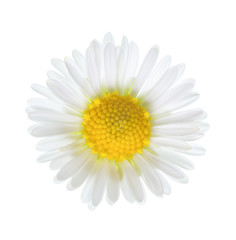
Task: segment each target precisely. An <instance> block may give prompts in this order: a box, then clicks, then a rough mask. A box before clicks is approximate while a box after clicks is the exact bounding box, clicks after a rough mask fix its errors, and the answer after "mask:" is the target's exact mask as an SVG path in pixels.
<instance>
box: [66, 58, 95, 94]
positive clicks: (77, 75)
mask: <svg viewBox="0 0 236 240" xmlns="http://www.w3.org/2000/svg"><path fill="white" fill-rule="evenodd" d="M65 64H66V67H67V69H68V71H69V73H70V75H71V77H72V78H73V79H74V81H75V82H76V83H77V85H78V87H79V88H80V89H81V91H82V92H83V93H84V94H85V95H87V96H88V97H90V98H92V97H94V96H95V93H94V91H93V89H92V87H91V85H90V83H89V82H88V81H87V80H86V79H85V78H84V77H83V76H82V74H81V71H80V70H79V69H78V68H77V67H76V66H75V64H73V62H72V60H71V59H70V58H68V57H67V58H65Z"/></svg>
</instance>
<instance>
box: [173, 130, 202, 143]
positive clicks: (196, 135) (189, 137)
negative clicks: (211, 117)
mask: <svg viewBox="0 0 236 240" xmlns="http://www.w3.org/2000/svg"><path fill="white" fill-rule="evenodd" d="M204 136H205V135H204V134H203V133H200V131H199V132H197V133H194V134H191V135H185V136H178V137H177V138H179V139H181V140H183V141H196V140H198V139H200V138H202V137H204ZM175 137H176V136H175Z"/></svg>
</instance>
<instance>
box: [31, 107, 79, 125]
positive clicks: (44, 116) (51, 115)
mask: <svg viewBox="0 0 236 240" xmlns="http://www.w3.org/2000/svg"><path fill="white" fill-rule="evenodd" d="M29 118H30V119H31V120H34V121H37V122H66V123H79V122H82V120H81V118H80V117H76V116H72V115H69V114H67V115H66V114H63V113H59V112H56V111H52V110H42V109H41V110H38V111H33V112H30V113H29Z"/></svg>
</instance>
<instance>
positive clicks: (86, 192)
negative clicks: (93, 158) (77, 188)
mask: <svg viewBox="0 0 236 240" xmlns="http://www.w3.org/2000/svg"><path fill="white" fill-rule="evenodd" d="M96 172H97V170H96V167H95V166H93V168H92V171H91V173H90V174H89V176H88V178H87V179H86V182H85V185H84V187H83V190H82V193H81V201H82V202H83V203H88V205H89V206H90V205H91V196H92V190H93V183H94V180H95V176H96Z"/></svg>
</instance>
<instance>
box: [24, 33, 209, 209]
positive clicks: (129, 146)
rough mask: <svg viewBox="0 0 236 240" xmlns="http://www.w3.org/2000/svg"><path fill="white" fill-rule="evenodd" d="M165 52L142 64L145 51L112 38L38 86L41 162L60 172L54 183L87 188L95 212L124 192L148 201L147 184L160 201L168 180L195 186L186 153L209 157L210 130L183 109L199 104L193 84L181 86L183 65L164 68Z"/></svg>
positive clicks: (32, 108)
mask: <svg viewBox="0 0 236 240" xmlns="http://www.w3.org/2000/svg"><path fill="white" fill-rule="evenodd" d="M158 53H159V48H158V46H154V47H152V48H151V49H150V50H149V52H148V53H147V55H146V57H145V58H144V60H143V62H142V63H141V65H140V67H139V69H138V70H137V66H138V48H137V46H136V44H135V43H134V42H128V40H127V38H126V37H124V38H123V40H122V43H121V45H118V46H117V45H115V43H114V39H113V37H112V35H111V34H110V33H108V34H106V35H105V37H104V40H103V42H102V43H100V42H98V41H95V40H94V41H93V42H92V43H91V44H90V46H89V47H88V49H87V50H86V53H85V56H83V55H82V54H81V53H80V52H78V51H77V50H74V51H73V53H72V56H73V58H69V57H66V58H65V59H64V61H62V60H60V59H52V64H53V66H54V67H55V68H56V71H49V72H48V81H47V87H43V86H41V85H38V84H33V85H32V88H33V90H35V91H36V92H37V93H39V94H40V95H42V96H43V97H44V98H33V99H30V100H29V101H28V108H27V113H28V115H29V118H30V119H31V120H33V121H35V122H37V124H36V125H33V126H31V127H30V133H31V134H32V135H33V136H35V137H43V139H41V140H40V141H39V142H38V144H37V146H36V148H37V149H38V150H39V151H42V152H44V153H43V154H42V155H40V156H39V158H38V161H39V162H48V161H50V168H51V169H54V170H59V171H58V173H57V175H56V177H55V180H56V181H57V182H61V181H64V180H68V179H69V181H68V185H67V187H68V189H69V190H74V189H77V188H79V187H80V186H81V185H84V186H83V190H82V193H81V198H82V201H83V202H86V203H88V205H89V206H90V207H96V206H97V205H98V204H99V203H100V202H101V201H102V199H103V196H104V194H105V195H106V198H107V201H108V202H109V203H111V204H113V203H115V202H116V201H117V200H118V198H119V195H120V193H123V195H124V197H125V198H126V199H127V200H128V201H129V202H143V201H144V198H145V191H144V184H145V185H146V187H147V188H149V190H150V191H151V192H152V193H154V194H155V195H157V196H163V195H164V194H169V193H170V191H171V188H170V185H169V183H168V181H167V180H166V176H167V177H170V178H171V179H174V180H176V181H178V182H181V183H186V182H187V181H188V179H187V176H186V175H185V174H184V173H183V171H182V170H181V168H184V169H192V168H193V164H192V162H191V161H190V160H188V159H187V158H186V157H185V156H184V155H186V154H187V155H202V154H204V149H203V148H202V147H201V146H199V145H196V144H194V143H193V141H194V140H197V139H200V138H201V137H202V136H203V135H204V132H205V131H206V130H207V128H208V124H207V123H204V122H202V120H203V119H204V118H205V117H206V113H205V112H204V111H202V110H201V109H199V108H194V109H190V110H186V109H185V110H180V109H181V108H184V107H186V106H187V105H189V104H191V103H193V102H194V101H196V100H197V99H198V97H199V94H197V93H195V92H193V87H194V83H195V81H194V80H193V79H192V78H188V79H185V80H180V79H181V76H182V75H183V72H184V68H185V66H184V64H179V65H176V66H171V57H170V56H166V57H164V58H163V59H162V60H161V61H160V62H158V63H157V57H158Z"/></svg>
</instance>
